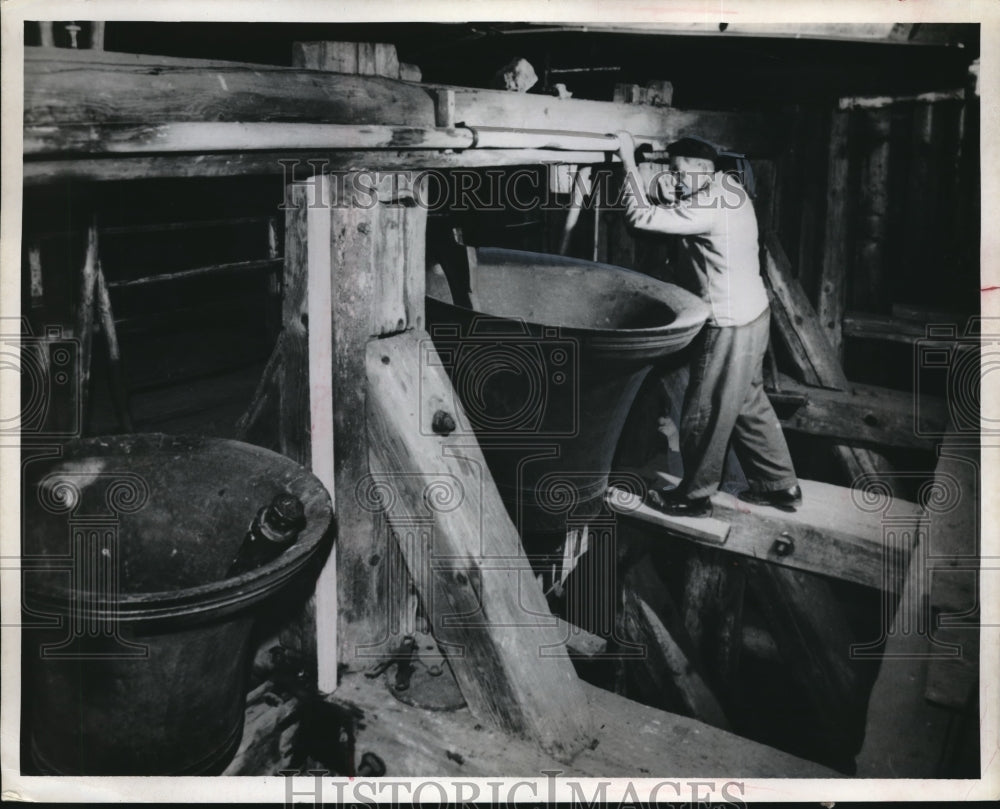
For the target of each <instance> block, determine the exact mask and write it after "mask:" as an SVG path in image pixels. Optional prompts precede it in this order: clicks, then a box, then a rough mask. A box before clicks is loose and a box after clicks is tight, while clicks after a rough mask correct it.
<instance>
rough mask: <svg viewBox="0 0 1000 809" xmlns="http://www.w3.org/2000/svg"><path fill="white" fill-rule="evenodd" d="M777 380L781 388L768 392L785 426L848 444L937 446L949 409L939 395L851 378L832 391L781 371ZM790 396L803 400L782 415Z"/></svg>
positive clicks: (929, 449) (787, 407) (925, 447)
mask: <svg viewBox="0 0 1000 809" xmlns="http://www.w3.org/2000/svg"><path fill="white" fill-rule="evenodd" d="M780 385H781V389H780V392H775V391H768V396H769V397H770V398H771V402H772V404H774V406H775V407H776V408H777V410H778V415H779V416H780V417H781V426H782V428H783V429H785V430H790V431H792V432H799V433H804V434H806V435H815V436H820V437H822V438H831V439H835V440H838V441H844V442H850V443H851V444H871V445H877V446H880V447H903V448H907V449H922V450H927V451H933V450H934V449H936V447H937V443H938V442H937V436H938V435H940V434H942V433H943V432H944V425H945V420H946V417H947V414H946V409H945V402H944V400H943V399H940V398H936V397H931V396H926V395H923V394H918V393H905V392H903V391H897V390H892V389H890V388H882V387H878V386H875V385H859V384H854V383H852V384H851V388H850V390H844V391H839V390H830V389H828V388H818V387H814V386H811V385H803V384H802V383H800V382H797V381H796V380H794V379H792V378H791V377H788V376H785V375H782V376H781V377H780ZM917 396H919V397H920V398H919V407H918V402H917V398H916V397H917ZM788 397H798V398H800V399H801V400H802V401H803V404H802V405H801V406H798V407H795V408H794V410H793V411H792V412H791V413H787V414H785V413H783V411H788V410H789V409H791V408H790V407H789V406H787V405H783V401H787V398H788ZM918 415H919V423H918V421H917V418H918Z"/></svg>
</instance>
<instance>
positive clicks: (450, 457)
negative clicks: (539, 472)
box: [341, 252, 593, 761]
mask: <svg viewBox="0 0 1000 809" xmlns="http://www.w3.org/2000/svg"><path fill="white" fill-rule="evenodd" d="M420 257H421V259H422V257H423V253H422V252H421V254H420ZM362 378H364V377H362ZM367 380H368V396H367V399H366V406H367V414H368V425H367V428H368V429H367V434H366V436H365V438H366V440H367V444H368V453H369V458H370V463H371V472H372V475H371V477H370V478H369V479H368V480H369V481H370V487H369V489H366V491H370V493H371V494H370V497H368V498H367V499H368V501H369V502H370V505H369V508H370V509H372V510H376V509H378V510H380V511H384V513H385V514H386V516H387V517H388V519H389V524H390V526H391V527H392V531H393V533H394V534H395V536H396V538H397V541H398V542H399V545H400V548H401V549H402V551H403V555H404V557H405V558H406V562H407V566H408V568H409V571H410V575H411V576H412V577H413V580H414V583H415V584H416V586H417V589H418V590H419V592H420V595H421V600H422V603H423V604H424V608H425V610H426V611H427V613H428V617H429V619H430V622H431V631H432V633H433V634H434V636H435V638H437V640H438V642H439V644H441V647H442V651H444V653H445V654H446V655H447V657H448V660H449V663H450V664H451V668H452V671H453V672H454V674H455V678H456V680H457V681H458V684H459V687H460V688H461V690H462V694H463V696H464V697H465V699H466V702H467V703H468V704H469V708H470V710H471V711H472V712H473V713H474V714H475V715H476V716H477V717H479V718H480V719H481V720H482V721H485V722H488V723H489V724H491V725H492V726H494V727H497V728H500V729H503V730H505V731H507V732H510V733H513V734H515V735H521V736H525V737H528V738H531V739H534V740H535V741H537V742H538V743H539V744H540V745H541V747H542V748H543V749H544V750H546V751H547V752H549V753H551V754H552V755H553V756H555V757H556V758H558V759H560V760H563V761H568V760H569V759H571V758H572V757H573V756H574V755H575V754H576V753H578V752H579V751H580V750H582V749H583V748H584V747H586V746H587V745H588V744H589V743H590V742H591V741H592V739H593V735H592V733H593V730H592V728H591V726H590V721H589V714H588V712H587V711H586V710H582V707H583V706H585V705H586V700H585V697H584V695H583V693H582V691H581V688H580V684H579V681H578V680H577V677H576V673H575V672H574V670H573V666H572V664H571V663H570V661H569V658H568V656H567V654H566V649H565V646H564V642H565V638H563V637H561V636H560V634H559V629H558V625H557V623H556V621H555V619H554V618H553V616H552V615H551V613H550V611H549V608H548V605H547V603H546V601H545V597H544V595H543V594H542V590H541V587H540V585H539V584H538V582H537V580H536V579H535V577H534V575H533V573H532V570H531V566H530V563H529V562H528V559H527V557H526V556H525V555H524V551H523V549H522V547H521V541H520V537H519V536H518V534H517V530H516V529H515V528H514V525H513V523H512V522H511V521H510V518H509V516H508V515H507V511H506V509H505V507H504V505H503V503H502V501H501V500H500V495H499V493H498V492H497V489H496V485H495V484H494V482H493V479H492V476H491V475H490V473H489V469H488V467H487V466H486V463H485V459H484V458H483V455H482V450H480V449H479V446H478V444H477V443H476V441H475V439H474V438H473V437H472V436H467V435H462V434H452V433H451V431H452V430H453V429H454V425H455V424H463V423H466V422H465V420H464V419H465V416H464V414H463V413H462V412H461V405H460V404H459V402H458V398H457V396H456V394H455V391H454V390H453V389H452V386H451V383H450V381H449V380H448V377H447V375H446V374H445V371H444V369H443V367H442V365H441V362H440V359H439V358H438V357H437V354H436V352H435V351H434V348H433V344H432V343H431V341H430V337H429V335H427V334H426V332H421V331H410V332H406V333H403V334H399V335H396V336H395V337H390V338H386V339H383V340H376V341H372V342H370V343H369V344H368V346H367ZM442 414H447V416H450V424H451V428H450V429H449V427H448V423H447V421H448V420H447V419H446V417H445V416H444V415H442ZM341 513H343V512H341ZM341 531H343V522H341ZM342 536H343V535H342ZM342 541H343V540H342ZM359 561H362V562H364V563H366V564H369V565H370V561H369V560H368V558H367V557H366V558H365V559H363V560H359ZM349 569H355V570H356V569H357V567H352V568H349ZM358 573H359V574H362V571H360V570H359V571H358ZM364 575H367V574H364Z"/></svg>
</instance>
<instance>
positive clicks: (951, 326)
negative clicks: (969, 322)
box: [844, 312, 962, 345]
mask: <svg viewBox="0 0 1000 809" xmlns="http://www.w3.org/2000/svg"><path fill="white" fill-rule="evenodd" d="M844 335H845V336H847V337H855V338H857V339H859V340H883V341H886V342H890V343H903V344H905V345H916V343H917V342H918V341H919V342H924V341H927V342H929V343H930V342H934V343H941V344H943V345H947V344H948V343H954V341H955V339H956V338H958V337H961V336H962V333H961V329H960V328H959V326H958V324H956V323H953V322H945V323H941V324H939V325H929V324H924V323H917V322H914V321H912V320H908V319H903V318H898V317H890V316H888V315H875V314H869V313H868V312H848V313H847V314H845V315H844Z"/></svg>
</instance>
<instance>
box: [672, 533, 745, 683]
mask: <svg viewBox="0 0 1000 809" xmlns="http://www.w3.org/2000/svg"><path fill="white" fill-rule="evenodd" d="M745 586H746V576H745V575H744V570H743V565H742V563H741V562H740V560H739V559H737V558H735V557H733V556H729V555H727V554H725V553H723V552H722V551H720V550H713V549H709V548H699V547H692V548H690V550H689V553H688V556H687V559H686V560H685V562H684V594H683V597H682V600H681V612H682V614H683V617H684V627H685V629H686V630H687V634H688V637H690V638H691V642H692V643H693V644H694V646H695V648H696V649H697V650H698V654H699V657H700V659H701V660H702V661H704V665H705V669H706V672H707V673H708V676H709V677H710V681H711V682H712V683H713V684H714V685H715V686H716V688H717V690H718V693H719V694H721V695H722V697H723V700H724V701H725V699H726V697H727V696H732V695H735V694H737V693H739V682H738V679H737V678H738V676H739V662H740V648H741V646H742V641H743V593H744V590H745Z"/></svg>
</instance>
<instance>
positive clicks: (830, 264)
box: [816, 112, 850, 356]
mask: <svg viewBox="0 0 1000 809" xmlns="http://www.w3.org/2000/svg"><path fill="white" fill-rule="evenodd" d="M849 129H850V117H849V114H848V113H846V112H838V113H833V115H832V117H831V121H830V145H829V151H828V155H827V173H826V198H827V207H826V216H825V218H824V222H825V228H824V231H823V259H822V262H821V265H820V274H819V275H820V277H819V287H818V289H819V291H818V298H817V303H816V314H817V316H818V317H819V323H820V327H821V328H822V329H823V331H824V333H825V334H826V337H827V340H828V341H829V343H830V347H831V348H832V349H833V351H834V352H835V354H836V355H837V356H840V355H841V353H842V344H841V333H840V330H841V325H840V321H841V319H842V318H843V316H844V306H845V304H846V300H847V297H846V291H847V287H846V284H847V245H848V244H849V242H848V227H849V224H848V216H847V191H848V188H847V186H848V174H847V172H848V132H849Z"/></svg>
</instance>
